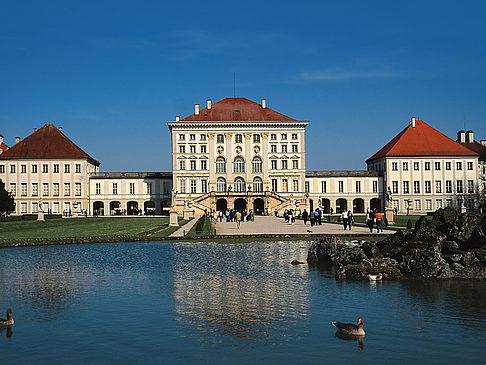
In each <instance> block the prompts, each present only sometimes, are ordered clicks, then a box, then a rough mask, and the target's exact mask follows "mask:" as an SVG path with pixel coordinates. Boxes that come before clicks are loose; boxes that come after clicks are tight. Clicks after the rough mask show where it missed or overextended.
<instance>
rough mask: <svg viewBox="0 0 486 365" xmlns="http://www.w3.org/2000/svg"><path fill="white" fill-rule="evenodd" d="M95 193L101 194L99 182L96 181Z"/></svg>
mask: <svg viewBox="0 0 486 365" xmlns="http://www.w3.org/2000/svg"><path fill="white" fill-rule="evenodd" d="M95 194H96V195H100V194H101V183H96V184H95Z"/></svg>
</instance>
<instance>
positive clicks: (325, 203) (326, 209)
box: [321, 198, 331, 214]
mask: <svg viewBox="0 0 486 365" xmlns="http://www.w3.org/2000/svg"><path fill="white" fill-rule="evenodd" d="M321 205H322V212H323V213H324V214H329V213H331V201H330V200H329V199H326V198H322V200H321Z"/></svg>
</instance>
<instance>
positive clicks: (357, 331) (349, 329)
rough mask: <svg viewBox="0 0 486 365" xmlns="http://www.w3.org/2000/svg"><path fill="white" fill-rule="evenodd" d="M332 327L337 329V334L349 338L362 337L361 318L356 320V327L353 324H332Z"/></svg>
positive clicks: (363, 332)
mask: <svg viewBox="0 0 486 365" xmlns="http://www.w3.org/2000/svg"><path fill="white" fill-rule="evenodd" d="M332 325H333V326H334V327H336V328H337V329H338V331H339V332H341V333H342V334H345V335H351V336H364V335H365V331H364V330H363V318H361V317H359V318H358V325H355V324H353V323H341V322H332Z"/></svg>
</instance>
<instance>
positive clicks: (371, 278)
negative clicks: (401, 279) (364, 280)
mask: <svg viewBox="0 0 486 365" xmlns="http://www.w3.org/2000/svg"><path fill="white" fill-rule="evenodd" d="M368 279H370V281H378V280H381V279H383V275H382V274H381V273H378V274H376V275H368Z"/></svg>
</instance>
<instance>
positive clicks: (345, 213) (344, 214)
mask: <svg viewBox="0 0 486 365" xmlns="http://www.w3.org/2000/svg"><path fill="white" fill-rule="evenodd" d="M341 219H342V220H343V225H344V230H346V228H348V211H347V210H344V211H343V212H342V213H341Z"/></svg>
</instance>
